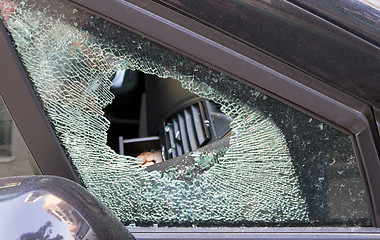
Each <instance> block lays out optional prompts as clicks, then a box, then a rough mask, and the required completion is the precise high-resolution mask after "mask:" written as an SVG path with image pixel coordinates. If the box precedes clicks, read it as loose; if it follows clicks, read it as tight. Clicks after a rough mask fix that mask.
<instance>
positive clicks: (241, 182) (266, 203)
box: [0, 0, 371, 226]
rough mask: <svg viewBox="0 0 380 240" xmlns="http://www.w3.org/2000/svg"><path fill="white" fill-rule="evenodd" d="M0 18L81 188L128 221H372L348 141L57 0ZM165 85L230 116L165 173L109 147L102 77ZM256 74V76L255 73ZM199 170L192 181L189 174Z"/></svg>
mask: <svg viewBox="0 0 380 240" xmlns="http://www.w3.org/2000/svg"><path fill="white" fill-rule="evenodd" d="M0 7H1V11H2V21H3V23H4V24H5V26H6V28H7V29H8V31H9V33H10V35H11V37H12V39H13V43H14V45H15V48H16V50H17V52H18V54H19V56H20V58H21V60H22V62H23V64H24V66H25V69H26V71H27V73H28V75H29V77H30V80H31V82H32V84H33V86H34V89H35V91H36V93H37V95H38V96H39V98H40V100H41V102H42V104H43V107H44V110H45V111H46V114H47V115H48V117H49V119H50V121H51V124H52V126H53V127H54V129H55V131H56V134H57V136H58V138H59V140H60V141H61V144H62V146H63V147H64V149H65V150H66V152H67V155H68V157H69V158H70V159H71V161H72V164H73V166H74V168H75V169H76V171H77V173H78V175H79V176H80V178H81V179H82V181H83V185H84V186H85V187H86V188H87V189H88V190H89V191H90V192H91V193H93V194H94V195H95V196H96V197H97V198H98V199H100V200H101V201H102V202H103V203H104V204H105V205H106V206H108V207H109V208H110V209H111V210H112V211H113V212H114V214H115V215H116V216H117V217H118V218H119V219H120V220H121V221H123V222H124V223H125V224H133V225H135V224H137V225H139V226H142V225H151V224H159V226H162V225H170V226H173V225H175V226H186V225H187V226H191V225H195V226H227V225H235V226H242V225H244V226H259V225H264V226H269V225H271V224H272V225H275V226H289V225H291V226H303V225H331V226H334V225H339V226H343V225H365V226H367V225H370V224H371V223H370V220H369V213H368V210H367V204H366V199H365V193H364V190H363V187H362V183H361V178H360V175H359V172H358V170H357V166H356V159H355V157H354V154H353V150H352V145H351V140H350V138H349V137H348V136H347V135H345V134H343V133H341V132H339V131H337V130H335V129H333V128H332V127H330V126H328V125H326V124H324V123H322V122H320V121H318V120H316V119H314V118H311V117H309V116H307V115H305V114H303V113H301V112H299V111H297V110H295V109H293V108H291V107H289V106H287V105H284V104H282V103H280V102H278V101H277V100H275V99H272V98H270V97H268V96H266V95H264V94H263V93H260V92H258V91H256V90H254V89H252V88H251V87H249V86H247V85H245V84H243V83H241V82H238V81H236V80H234V79H232V78H230V77H228V76H226V75H224V74H222V73H219V72H217V71H215V70H213V69H211V68H209V67H207V66H204V65H202V64H199V63H197V62H195V61H194V60H192V59H190V58H187V57H184V56H182V55H180V54H178V53H176V52H173V51H172V50H169V49H167V48H164V47H162V46H160V45H159V44H156V43H154V42H152V41H150V40H148V39H146V38H144V37H141V36H139V35H137V34H135V33H132V32H130V31H127V30H125V29H123V28H121V27H118V26H116V25H114V24H112V23H109V22H107V21H105V20H103V19H101V18H98V17H95V16H91V15H89V14H88V13H86V12H84V11H82V10H79V9H75V8H74V7H72V6H71V5H67V4H63V3H61V2H58V1H51V0H49V1H32V0H23V1H21V0H20V1H8V0H7V1H1V3H0ZM123 69H129V70H139V71H142V72H143V73H146V74H154V75H157V76H159V77H160V78H168V77H170V78H173V79H176V80H178V81H180V82H181V84H182V87H183V88H186V89H188V90H190V91H191V92H193V93H195V94H197V95H199V96H201V97H203V98H206V99H209V100H211V101H213V102H215V103H217V104H219V105H220V106H221V111H222V112H224V113H225V114H227V115H228V116H230V117H231V119H232V122H231V124H230V127H231V129H232V130H231V135H230V144H229V145H230V146H229V147H228V148H226V149H220V150H215V151H210V152H206V151H204V152H202V151H195V152H193V153H192V156H193V157H194V158H195V162H194V166H190V167H188V169H187V171H185V172H183V173H181V174H182V176H183V178H180V177H178V176H179V173H178V171H179V170H178V169H181V168H179V167H178V166H171V167H170V168H168V169H166V171H165V172H164V173H163V174H162V173H161V172H158V171H147V170H146V169H145V168H140V167H139V165H138V164H137V163H136V159H135V158H134V157H131V156H122V155H118V154H116V153H115V152H114V151H113V150H112V149H111V148H110V147H108V146H107V144H106V142H107V130H108V128H109V125H110V123H109V121H108V120H107V119H106V118H105V116H104V112H103V108H104V107H105V106H107V105H108V104H110V103H111V102H112V99H113V95H112V93H111V92H110V86H111V81H110V77H111V76H112V74H113V73H114V72H116V71H117V70H123ZM252 77H255V76H252ZM196 167H197V168H200V169H202V170H203V171H202V172H201V173H199V174H196V175H194V174H193V172H192V171H193V169H195V168H196Z"/></svg>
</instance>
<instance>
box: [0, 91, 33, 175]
mask: <svg viewBox="0 0 380 240" xmlns="http://www.w3.org/2000/svg"><path fill="white" fill-rule="evenodd" d="M37 174H40V171H39V169H38V167H37V165H36V163H35V162H34V160H33V158H32V156H31V155H30V153H29V150H28V148H27V146H26V144H25V142H24V139H23V138H22V136H21V134H20V132H19V131H18V129H17V127H16V125H15V124H14V122H13V120H12V118H11V116H10V115H9V112H8V109H7V108H6V106H5V104H4V102H3V100H2V99H1V98H0V177H9V176H18V175H37Z"/></svg>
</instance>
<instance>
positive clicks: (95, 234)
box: [0, 176, 135, 240]
mask: <svg viewBox="0 0 380 240" xmlns="http://www.w3.org/2000/svg"><path fill="white" fill-rule="evenodd" d="M0 213H1V215H0V226H1V231H0V239H20V240H27V239H46V240H62V239H83V240H95V239H99V240H103V239H135V238H134V237H133V236H132V234H131V233H130V232H129V231H128V230H127V229H126V228H125V227H124V225H123V224H122V223H121V222H120V221H119V220H118V219H117V218H116V217H115V216H114V215H112V213H111V212H110V211H109V210H108V209H107V208H105V207H104V206H103V205H102V204H101V203H100V202H99V201H98V200H97V199H96V198H95V197H94V196H93V195H91V194H90V193H89V192H87V191H86V190H85V189H84V188H83V187H81V186H80V185H78V184H77V183H74V182H72V181H70V180H68V179H65V178H61V177H54V176H26V177H10V178H2V179H0Z"/></svg>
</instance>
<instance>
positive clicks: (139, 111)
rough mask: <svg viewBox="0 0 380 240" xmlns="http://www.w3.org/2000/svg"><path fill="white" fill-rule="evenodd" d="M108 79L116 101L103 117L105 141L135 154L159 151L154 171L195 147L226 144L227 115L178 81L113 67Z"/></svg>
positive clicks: (118, 151)
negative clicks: (107, 128) (158, 160)
mask: <svg viewBox="0 0 380 240" xmlns="http://www.w3.org/2000/svg"><path fill="white" fill-rule="evenodd" d="M111 78H112V83H113V85H112V87H111V91H112V93H113V94H114V95H115V99H114V101H113V103H112V104H110V105H109V106H107V107H106V108H105V116H106V117H107V119H108V120H109V121H110V124H111V125H110V129H109V131H108V139H107V144H108V145H109V146H110V147H111V148H112V149H113V150H115V152H117V153H119V154H123V155H128V156H134V157H136V156H138V155H139V154H141V153H142V152H147V151H160V152H161V154H162V158H163V162H162V163H157V164H156V165H155V166H150V167H149V168H148V170H153V169H161V168H166V167H167V166H168V165H172V164H173V163H174V162H178V161H181V162H182V163H183V161H184V159H185V157H186V156H187V155H188V154H189V153H191V152H192V151H195V150H197V149H199V148H207V149H208V150H211V149H215V148H222V147H228V136H229V132H230V127H229V124H230V121H231V119H230V117H228V116H227V115H226V114H224V113H222V112H221V110H220V106H219V105H217V104H215V103H214V102H212V101H209V100H206V99H203V98H201V97H199V96H197V95H196V94H193V93H191V92H189V91H188V90H186V89H184V88H182V87H181V84H180V82H179V81H177V80H175V79H170V78H169V79H162V78H159V77H157V76H154V75H148V74H144V73H142V72H139V71H132V70H120V71H117V72H116V73H115V74H114V75H113V76H112V77H111ZM167 160H170V161H167Z"/></svg>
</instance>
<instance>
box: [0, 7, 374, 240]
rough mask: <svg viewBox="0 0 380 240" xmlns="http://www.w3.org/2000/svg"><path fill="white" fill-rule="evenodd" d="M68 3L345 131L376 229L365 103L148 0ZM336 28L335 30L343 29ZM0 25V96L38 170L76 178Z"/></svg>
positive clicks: (161, 232)
mask: <svg viewBox="0 0 380 240" xmlns="http://www.w3.org/2000/svg"><path fill="white" fill-rule="evenodd" d="M70 2H71V3H74V4H76V6H78V7H80V8H83V9H85V10H86V11H89V12H92V13H94V14H96V15H99V16H101V17H103V18H105V19H107V20H109V21H111V22H114V23H116V24H118V25H120V26H122V27H124V28H127V29H128V30H131V31H134V32H136V33H138V34H140V35H143V36H144V37H147V38H149V39H152V40H153V41H156V42H158V43H160V44H162V45H164V46H166V47H169V48H171V49H174V50H175V51H177V52H180V53H182V54H184V55H186V56H189V57H191V58H193V59H195V60H197V61H199V62H201V63H203V64H206V65H208V66H210V67H212V68H214V69H217V70H218V71H221V72H223V73H226V74H228V75H229V76H232V77H233V78H235V79H237V80H239V81H242V82H244V83H245V84H249V85H252V86H255V88H257V89H258V90H260V91H262V92H264V93H266V94H268V95H270V96H272V97H274V98H276V99H278V100H280V101H281V102H285V103H286V104H288V105H290V106H292V107H294V108H296V109H298V110H300V111H303V112H306V113H307V114H309V115H311V116H313V117H316V118H317V119H319V120H321V121H322V122H325V123H327V124H329V125H332V126H334V127H336V128H338V129H340V130H341V131H343V132H346V133H349V134H350V136H351V137H352V140H353V141H352V142H353V146H354V151H355V156H356V158H357V162H358V163H359V164H358V165H359V170H360V172H361V175H362V178H363V182H364V185H365V190H366V195H367V198H368V200H369V207H370V209H369V211H370V213H371V218H372V222H373V224H374V226H375V227H380V189H378V188H377V187H376V184H377V182H379V180H380V176H379V177H378V176H377V175H379V174H378V173H379V172H380V163H379V155H378V149H377V144H378V142H379V136H378V134H377V128H376V123H375V120H374V117H373V113H372V110H371V108H370V106H368V105H367V104H365V103H363V102H361V101H359V100H357V99H355V98H353V97H351V96H349V95H347V94H345V93H343V92H341V91H339V90H338V89H335V88H333V87H331V86H328V85H326V84H324V83H322V82H320V81H319V80H318V79H316V78H314V77H312V76H310V75H308V74H306V73H304V72H302V71H300V70H297V69H296V68H294V67H292V66H289V65H287V64H285V63H283V62H281V61H279V60H277V59H275V58H273V57H271V56H269V55H267V54H265V53H263V52H261V51H259V50H257V49H254V48H252V47H251V46H248V45H246V44H244V43H242V42H240V41H237V40H236V39H234V38H232V37H229V36H227V35H225V34H223V33H221V32H219V31H217V30H215V29H211V28H209V27H207V26H205V25H203V24H201V23H199V22H196V21H194V20H192V19H189V18H188V17H186V16H183V15H181V14H179V13H177V12H174V11H172V10H170V9H167V8H165V7H163V6H161V5H159V4H157V3H154V2H151V1H149V0H140V1H135V0H130V1H129V2H127V1H119V0H108V1H92V0H71V1H70ZM336 28H337V31H344V30H342V29H339V28H338V27H336ZM0 30H1V38H0V55H1V56H2V58H1V60H0V61H1V64H0V70H1V72H2V73H4V75H3V76H2V79H3V80H2V81H0V94H1V96H2V97H3V98H4V102H5V103H6V105H7V107H8V109H9V111H10V112H11V115H12V117H13V118H14V121H15V122H16V124H17V126H18V127H19V129H20V132H21V134H22V135H23V137H24V138H25V142H26V143H27V145H28V147H29V149H30V151H31V153H32V155H33V157H34V158H35V160H36V162H37V164H38V166H39V167H40V169H41V171H42V173H43V174H49V175H58V176H63V177H66V178H69V179H72V180H75V181H77V182H79V179H78V178H77V177H76V175H75V171H74V170H73V169H72V167H71V165H70V161H69V160H68V159H67V156H66V155H65V152H64V149H63V148H62V146H61V145H60V144H59V141H58V139H57V137H56V136H55V133H54V130H53V128H52V127H51V125H50V123H49V121H48V119H47V117H46V115H45V113H44V111H43V109H42V106H41V104H40V103H39V101H38V98H37V96H36V95H35V93H34V91H33V87H32V86H31V84H30V82H29V80H28V78H27V76H26V74H25V72H24V71H25V70H24V68H23V67H22V64H21V62H20V60H19V59H18V56H17V53H16V52H15V50H14V49H13V48H12V44H11V41H10V39H9V38H8V36H7V34H6V30H5V28H4V26H3V25H2V24H1V23H0ZM185 43H186V44H185ZM268 66H270V68H269V67H268ZM242 69H243V70H242ZM252 76H255V77H254V78H252ZM4 79H12V80H13V81H5V80H4ZM375 132H376V134H375ZM36 136H38V138H39V142H37V141H36ZM52 162H54V164H52ZM129 229H130V231H131V232H132V233H134V234H135V236H136V238H137V239H140V238H142V239H178V238H179V237H180V236H181V237H183V238H187V239H199V238H203V237H204V238H210V239H233V238H235V239H236V238H239V239H241V238H261V237H263V236H265V237H268V239H271V238H277V237H280V236H281V237H290V238H293V239H297V238H302V237H304V235H305V233H308V234H310V235H308V238H309V237H310V238H312V237H315V236H317V235H319V234H321V233H323V234H324V237H325V238H326V239H335V237H336V236H337V235H336V234H344V233H347V232H351V233H352V234H349V235H345V237H346V239H366V237H369V238H370V236H368V234H370V233H377V234H380V229H376V228H355V229H354V230H352V228H329V227H321V228H272V227H270V228H217V229H216V228H129ZM353 232H354V233H353ZM326 233H327V235H325V234H326ZM231 234H232V235H231ZM279 234H281V235H279Z"/></svg>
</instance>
